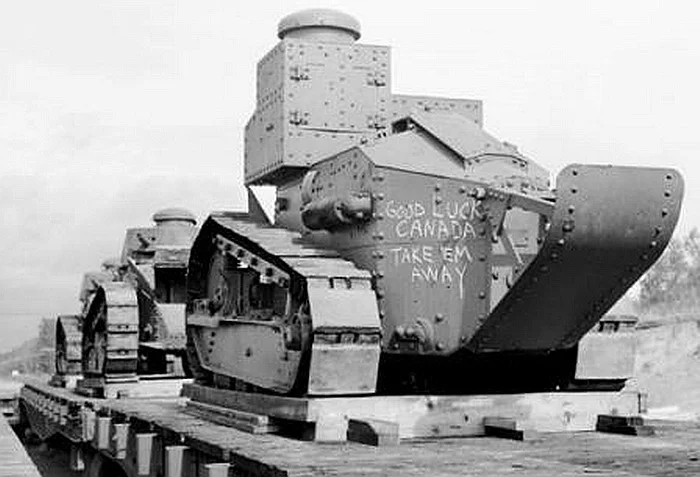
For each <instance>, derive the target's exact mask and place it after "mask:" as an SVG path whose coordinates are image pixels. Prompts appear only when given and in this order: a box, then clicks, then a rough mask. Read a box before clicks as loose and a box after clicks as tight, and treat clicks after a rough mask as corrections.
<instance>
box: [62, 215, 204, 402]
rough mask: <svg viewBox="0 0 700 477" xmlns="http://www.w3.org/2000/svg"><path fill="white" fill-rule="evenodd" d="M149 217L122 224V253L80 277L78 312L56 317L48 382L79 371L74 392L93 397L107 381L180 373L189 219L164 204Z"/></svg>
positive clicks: (192, 230)
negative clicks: (141, 223) (138, 223)
mask: <svg viewBox="0 0 700 477" xmlns="http://www.w3.org/2000/svg"><path fill="white" fill-rule="evenodd" d="M153 221H154V222H155V226H152V227H142V228H132V229H128V230H127V232H126V239H125V241H124V246H123V249H122V254H121V256H120V257H119V258H118V259H112V260H106V261H105V262H104V263H103V264H102V269H101V270H100V271H99V272H90V273H86V274H85V276H84V277H83V283H82V285H81V290H80V301H81V312H80V313H79V314H77V315H68V316H60V317H59V318H58V321H57V326H56V375H55V376H54V380H53V382H54V383H55V384H59V385H61V384H64V385H65V384H66V383H67V381H70V379H69V378H67V377H68V376H73V377H74V378H75V377H76V376H78V375H80V376H81V377H82V379H81V380H79V381H78V383H77V384H78V390H79V391H81V392H84V393H86V394H90V395H97V396H99V395H100V394H101V393H102V389H103V388H104V386H105V385H107V384H109V383H128V382H134V381H136V380H137V379H138V376H144V375H150V376H153V375H170V376H181V375H183V373H184V370H183V365H182V359H183V358H184V354H185V321H184V320H185V314H184V307H185V299H186V287H185V280H186V270H187V263H188V260H189V253H190V246H191V243H192V240H193V238H194V236H195V234H196V232H197V228H196V227H195V225H196V219H195V217H194V215H192V214H191V213H190V212H188V211H187V210H184V209H177V208H171V209H164V210H161V211H159V212H157V213H155V214H154V215H153ZM73 380H75V379H73Z"/></svg>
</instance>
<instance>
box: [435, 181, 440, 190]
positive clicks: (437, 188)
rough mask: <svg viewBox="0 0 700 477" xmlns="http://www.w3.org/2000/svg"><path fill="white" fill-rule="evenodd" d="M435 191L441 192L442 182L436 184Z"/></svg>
mask: <svg viewBox="0 0 700 477" xmlns="http://www.w3.org/2000/svg"><path fill="white" fill-rule="evenodd" d="M435 192H440V183H439V182H438V183H436V184H435Z"/></svg>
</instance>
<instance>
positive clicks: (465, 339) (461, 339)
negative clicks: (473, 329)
mask: <svg viewBox="0 0 700 477" xmlns="http://www.w3.org/2000/svg"><path fill="white" fill-rule="evenodd" d="M459 341H461V342H462V343H466V342H467V337H466V336H462V337H461V338H460V339H459Z"/></svg>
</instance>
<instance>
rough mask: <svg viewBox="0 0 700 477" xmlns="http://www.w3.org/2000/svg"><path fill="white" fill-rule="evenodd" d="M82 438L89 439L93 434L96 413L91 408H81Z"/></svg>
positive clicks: (91, 438)
mask: <svg viewBox="0 0 700 477" xmlns="http://www.w3.org/2000/svg"><path fill="white" fill-rule="evenodd" d="M82 413H83V419H82V423H83V440H85V441H91V440H93V438H94V436H95V421H96V419H97V415H96V414H95V411H93V410H92V409H87V408H83V410H82Z"/></svg>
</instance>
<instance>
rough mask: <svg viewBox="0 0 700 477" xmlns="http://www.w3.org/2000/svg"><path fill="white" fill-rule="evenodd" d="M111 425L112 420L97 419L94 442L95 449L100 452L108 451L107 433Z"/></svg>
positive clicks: (106, 418)
mask: <svg viewBox="0 0 700 477" xmlns="http://www.w3.org/2000/svg"><path fill="white" fill-rule="evenodd" d="M111 425H112V419H111V418H109V417H98V418H97V421H96V427H95V436H94V442H95V447H97V448H98V449H100V450H107V449H109V433H110V429H111Z"/></svg>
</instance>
